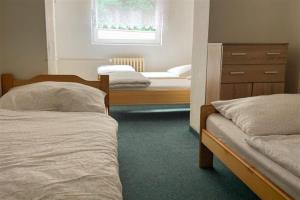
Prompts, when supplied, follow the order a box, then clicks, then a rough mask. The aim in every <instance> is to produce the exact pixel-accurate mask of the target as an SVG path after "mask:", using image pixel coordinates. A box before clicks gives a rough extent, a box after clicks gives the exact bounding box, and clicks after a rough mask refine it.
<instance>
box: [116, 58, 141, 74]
mask: <svg viewBox="0 0 300 200" xmlns="http://www.w3.org/2000/svg"><path fill="white" fill-rule="evenodd" d="M112 63H113V64H114V65H130V66H132V67H133V68H134V69H135V71H137V72H143V71H144V70H145V59H144V58H113V59H112Z"/></svg>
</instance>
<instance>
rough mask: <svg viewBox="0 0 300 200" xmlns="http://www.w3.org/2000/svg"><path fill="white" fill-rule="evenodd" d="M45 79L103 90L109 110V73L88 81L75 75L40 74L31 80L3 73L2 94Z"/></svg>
mask: <svg viewBox="0 0 300 200" xmlns="http://www.w3.org/2000/svg"><path fill="white" fill-rule="evenodd" d="M44 81H55V82H74V83H81V84H84V85H88V86H91V87H94V88H97V89H99V90H102V91H104V92H105V93H106V94H107V95H106V97H105V106H106V107H107V111H109V76H107V75H102V76H101V80H100V81H87V80H84V79H82V78H80V77H78V76H75V75H38V76H35V77H33V78H32V79H29V80H17V79H15V78H14V76H13V75H12V74H2V75H1V87H2V94H5V93H7V92H8V91H9V90H10V89H12V88H14V87H17V86H22V85H28V84H31V83H37V82H44Z"/></svg>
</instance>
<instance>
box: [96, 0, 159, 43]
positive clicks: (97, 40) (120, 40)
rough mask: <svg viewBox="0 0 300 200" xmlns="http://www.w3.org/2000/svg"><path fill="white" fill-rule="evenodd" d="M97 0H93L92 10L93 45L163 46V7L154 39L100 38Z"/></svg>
mask: <svg viewBox="0 0 300 200" xmlns="http://www.w3.org/2000/svg"><path fill="white" fill-rule="evenodd" d="M95 5H96V0H92V12H91V22H92V23H91V33H92V34H91V35H92V38H91V39H92V44H93V45H145V46H161V45H162V35H163V30H164V29H163V21H164V20H163V14H162V11H161V9H159V10H158V11H157V12H159V13H158V14H157V15H158V27H157V29H158V31H156V32H155V39H154V40H151V39H149V40H147V39H141V40H138V39H99V38H98V37H97V35H98V31H99V29H97V28H96V24H97V22H96V20H97V19H96V16H97V10H96V9H95V7H96V6H95Z"/></svg>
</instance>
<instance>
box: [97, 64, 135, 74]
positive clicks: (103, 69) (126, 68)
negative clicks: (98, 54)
mask: <svg viewBox="0 0 300 200" xmlns="http://www.w3.org/2000/svg"><path fill="white" fill-rule="evenodd" d="M97 71H98V74H99V75H107V74H109V73H113V72H135V70H134V68H133V67H132V66H130V65H103V66H100V67H98V69H97Z"/></svg>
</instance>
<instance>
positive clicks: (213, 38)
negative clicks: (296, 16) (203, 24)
mask: <svg viewBox="0 0 300 200" xmlns="http://www.w3.org/2000/svg"><path fill="white" fill-rule="evenodd" d="M288 9H289V1H286V0H222V1H220V0H211V6H210V28H209V42H212V43H214V42H249V43H251V42H262V43H263V42H265V43H268V42H270V43H272V42H288V32H289V26H288V23H287V22H288Z"/></svg>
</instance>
